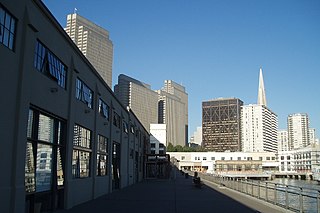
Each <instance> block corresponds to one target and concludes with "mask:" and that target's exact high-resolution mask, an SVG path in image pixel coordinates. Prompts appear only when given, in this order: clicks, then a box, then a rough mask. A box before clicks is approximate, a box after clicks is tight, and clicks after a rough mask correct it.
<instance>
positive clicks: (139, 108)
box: [114, 74, 158, 132]
mask: <svg viewBox="0 0 320 213" xmlns="http://www.w3.org/2000/svg"><path fill="white" fill-rule="evenodd" d="M114 92H115V95H116V96H117V97H118V98H119V99H120V101H121V102H122V104H123V105H125V106H128V107H130V108H131V109H132V111H133V112H134V114H135V115H136V116H137V117H138V119H139V120H140V121H141V123H142V124H143V126H144V127H145V129H146V130H148V131H149V132H150V124H155V123H158V94H157V93H156V92H155V91H153V90H151V86H150V85H148V84H146V83H143V82H141V81H138V80H136V79H134V78H131V77H129V76H126V75H123V74H121V75H119V77H118V84H117V85H115V87H114Z"/></svg>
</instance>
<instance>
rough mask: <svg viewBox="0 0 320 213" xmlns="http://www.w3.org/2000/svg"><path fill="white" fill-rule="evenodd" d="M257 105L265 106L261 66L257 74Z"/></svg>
mask: <svg viewBox="0 0 320 213" xmlns="http://www.w3.org/2000/svg"><path fill="white" fill-rule="evenodd" d="M258 105H264V106H267V99H266V91H265V89H264V82H263V75H262V68H261V67H260V74H259V91H258Z"/></svg>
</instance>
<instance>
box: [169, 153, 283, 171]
mask: <svg viewBox="0 0 320 213" xmlns="http://www.w3.org/2000/svg"><path fill="white" fill-rule="evenodd" d="M167 154H169V155H170V157H171V158H175V159H176V160H177V165H176V166H177V167H178V169H188V170H191V171H194V170H198V171H203V172H207V173H215V168H216V161H243V162H244V163H245V162H246V161H257V160H258V161H259V160H260V161H262V168H263V170H264V171H265V172H267V171H275V170H276V171H278V166H279V163H278V161H277V159H276V153H274V152H167Z"/></svg>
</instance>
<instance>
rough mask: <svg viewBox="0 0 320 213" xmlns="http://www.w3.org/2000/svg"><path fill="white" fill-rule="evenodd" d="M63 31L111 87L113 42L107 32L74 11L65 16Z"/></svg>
mask: <svg viewBox="0 0 320 213" xmlns="http://www.w3.org/2000/svg"><path fill="white" fill-rule="evenodd" d="M65 31H66V32H67V34H68V35H69V36H70V37H71V39H72V40H73V41H74V43H75V44H76V45H77V46H78V48H79V49H80V50H81V52H82V53H83V54H84V55H85V56H86V57H87V59H88V60H89V61H90V63H91V64H92V65H93V66H94V68H95V69H96V70H97V71H98V72H99V74H100V75H101V76H102V78H103V80H104V81H105V82H106V83H107V84H108V86H109V87H110V88H111V87H112V61H113V44H112V41H111V40H110V39H109V32H108V31H107V30H105V29H103V28H102V27H100V26H98V25H96V24H94V23H93V22H91V21H89V20H87V19H85V18H84V17H82V16H80V15H79V14H76V13H74V14H69V15H68V16H67V26H66V28H65Z"/></svg>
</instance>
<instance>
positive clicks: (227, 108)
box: [202, 98, 243, 152]
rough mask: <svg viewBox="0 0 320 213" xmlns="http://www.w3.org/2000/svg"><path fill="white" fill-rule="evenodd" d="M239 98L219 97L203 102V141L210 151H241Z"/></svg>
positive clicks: (241, 103)
mask: <svg viewBox="0 0 320 213" xmlns="http://www.w3.org/2000/svg"><path fill="white" fill-rule="evenodd" d="M242 105H243V102H242V101H241V100H240V99H238V98H219V99H215V100H211V101H204V102H202V143H203V147H204V148H205V149H206V150H208V151H214V152H224V151H231V152H237V151H241V125H240V112H241V106H242Z"/></svg>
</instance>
